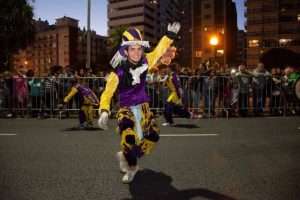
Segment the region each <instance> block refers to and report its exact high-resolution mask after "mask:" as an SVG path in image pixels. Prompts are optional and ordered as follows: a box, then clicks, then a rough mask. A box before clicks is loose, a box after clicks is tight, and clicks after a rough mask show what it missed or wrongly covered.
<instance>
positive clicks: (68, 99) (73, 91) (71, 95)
mask: <svg viewBox="0 0 300 200" xmlns="http://www.w3.org/2000/svg"><path fill="white" fill-rule="evenodd" d="M77 92H78V90H77V89H76V88H75V87H72V88H71V91H70V92H69V94H68V95H67V96H66V97H65V98H64V103H68V102H69V101H70V99H71V98H72V97H73V96H75V95H76V94H77Z"/></svg>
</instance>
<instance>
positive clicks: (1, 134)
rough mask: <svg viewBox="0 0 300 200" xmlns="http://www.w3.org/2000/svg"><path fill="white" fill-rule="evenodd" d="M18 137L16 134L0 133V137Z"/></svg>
mask: <svg viewBox="0 0 300 200" xmlns="http://www.w3.org/2000/svg"><path fill="white" fill-rule="evenodd" d="M15 135H18V134H16V133H0V136H15Z"/></svg>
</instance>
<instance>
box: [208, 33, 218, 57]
mask: <svg viewBox="0 0 300 200" xmlns="http://www.w3.org/2000/svg"><path fill="white" fill-rule="evenodd" d="M218 42H219V40H218V38H217V37H216V36H212V37H211V38H210V40H209V43H210V45H211V46H212V47H213V52H212V57H213V58H215V46H216V45H217V44H218Z"/></svg>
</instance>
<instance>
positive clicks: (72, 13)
mask: <svg viewBox="0 0 300 200" xmlns="http://www.w3.org/2000/svg"><path fill="white" fill-rule="evenodd" d="M233 1H234V2H236V6H237V13H238V28H239V29H244V0H233ZM33 6H34V14H35V19H38V18H41V20H48V22H49V23H50V24H54V22H55V19H57V18H60V17H63V16H67V17H72V18H75V19H78V20H79V26H80V28H83V27H86V26H87V0H51V1H49V0H35V2H34V3H33ZM91 29H93V30H95V31H96V32H97V34H99V35H107V0H91Z"/></svg>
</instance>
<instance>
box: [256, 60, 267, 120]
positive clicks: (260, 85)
mask: <svg viewBox="0 0 300 200" xmlns="http://www.w3.org/2000/svg"><path fill="white" fill-rule="evenodd" d="M253 76H254V77H253V84H252V91H253V112H254V115H255V116H263V115H264V114H263V109H264V107H265V104H266V96H267V81H268V78H270V77H271V74H270V72H268V71H267V70H265V69H264V64H263V63H257V67H256V68H255V69H254V70H253Z"/></svg>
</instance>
